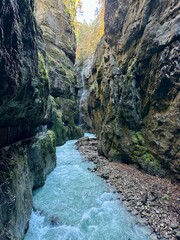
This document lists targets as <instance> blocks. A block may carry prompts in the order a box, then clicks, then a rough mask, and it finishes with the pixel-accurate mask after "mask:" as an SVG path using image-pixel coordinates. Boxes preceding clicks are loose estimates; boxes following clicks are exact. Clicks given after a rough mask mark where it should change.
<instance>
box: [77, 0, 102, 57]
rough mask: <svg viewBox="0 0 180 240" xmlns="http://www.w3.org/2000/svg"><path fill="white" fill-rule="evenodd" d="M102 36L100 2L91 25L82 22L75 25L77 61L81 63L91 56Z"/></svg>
mask: <svg viewBox="0 0 180 240" xmlns="http://www.w3.org/2000/svg"><path fill="white" fill-rule="evenodd" d="M103 34H104V0H100V1H99V8H98V9H97V10H96V14H95V19H94V20H93V21H92V22H91V23H87V22H86V21H84V22H83V23H82V22H77V24H76V38H77V51H76V58H77V60H79V61H83V60H85V59H86V58H87V57H88V56H89V55H90V54H92V53H93V52H94V51H95V49H96V46H97V44H98V42H99V41H100V39H101V37H102V36H103Z"/></svg>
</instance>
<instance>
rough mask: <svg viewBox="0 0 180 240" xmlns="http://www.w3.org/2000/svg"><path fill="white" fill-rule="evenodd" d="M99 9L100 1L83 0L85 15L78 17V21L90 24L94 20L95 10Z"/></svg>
mask: <svg viewBox="0 0 180 240" xmlns="http://www.w3.org/2000/svg"><path fill="white" fill-rule="evenodd" d="M97 7H98V0H82V12H83V15H82V16H79V17H78V21H80V22H83V21H84V20H86V22H88V23H90V22H91V20H93V19H94V13H95V9H96V8H97Z"/></svg>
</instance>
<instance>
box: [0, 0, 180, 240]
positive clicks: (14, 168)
mask: <svg viewBox="0 0 180 240" xmlns="http://www.w3.org/2000/svg"><path fill="white" fill-rule="evenodd" d="M179 10H180V4H179V1H178V0H171V1H169V0H163V1H161V0H126V1H125V0H105V16H104V25H105V30H104V35H103V37H102V38H101V40H100V42H99V43H98V45H97V47H96V50H95V51H94V53H92V55H91V56H89V57H88V58H87V59H85V60H83V61H82V62H79V63H77V62H76V67H75V66H74V64H75V60H76V36H75V33H74V30H73V26H72V21H71V18H70V15H69V13H68V9H67V7H66V6H65V4H64V2H63V0H56V1H55V0H49V1H48V0H14V1H11V0H2V1H1V2H0V240H6V239H10V240H16V239H18V240H21V239H24V237H25V233H26V232H27V230H28V228H29V220H30V215H31V211H32V207H33V206H34V208H35V210H38V208H39V207H38V204H39V203H38V201H37V203H36V200H34V204H33V198H32V195H33V193H32V191H33V190H35V198H36V193H37V195H38V192H40V191H41V190H42V192H43V191H44V190H43V189H46V185H45V186H44V188H41V189H38V188H40V187H42V186H43V185H44V183H45V180H46V177H47V175H48V174H49V173H50V172H52V171H53V169H54V168H55V167H56V165H57V168H56V169H55V170H54V172H52V174H51V175H50V176H49V178H48V179H47V182H48V181H49V179H51V177H52V176H53V175H56V171H57V169H58V167H59V164H60V163H61V161H62V163H63V164H64V165H65V166H66V165H68V163H69V165H68V173H67V175H63V174H64V173H62V172H60V173H58V174H57V175H59V174H60V179H59V180H57V182H58V181H59V182H58V184H59V186H61V181H62V185H63V180H64V181H65V180H66V178H67V176H68V177H70V178H71V176H72V175H71V176H70V173H71V171H72V173H73V167H74V165H73V163H72V162H69V161H70V160H68V159H70V158H71V157H75V156H76V154H77V155H78V154H79V153H77V150H75V149H74V146H72V145H71V144H72V143H73V144H74V142H71V141H70V142H68V143H66V145H64V146H63V147H57V154H56V146H60V145H63V144H64V143H65V142H66V141H67V140H72V139H78V138H80V137H82V136H83V131H86V130H88V131H90V132H93V133H95V134H96V136H97V139H98V154H99V156H100V157H101V156H102V157H105V158H106V159H107V160H108V162H115V163H117V164H118V163H119V164H121V163H123V164H128V165H130V166H133V168H135V169H138V171H140V172H143V173H144V172H146V173H148V174H150V175H152V176H157V177H160V178H168V179H169V180H168V181H170V182H171V183H172V184H174V185H173V186H177V189H179V188H178V187H179V180H180V154H179V149H180V141H179V126H180V124H179V115H180V113H179V112H180V111H179V110H180V107H179V102H180V101H179V100H180V94H179V80H180V61H179V58H180V57H179V55H180V54H179V53H180V48H179V46H180V44H179V43H180V14H179V12H180V11H179ZM79 125H80V126H81V127H82V128H81V127H80V126H79ZM82 129H83V130H82ZM70 145H71V147H72V148H73V151H72V153H70V156H67V155H66V154H68V152H70V151H71V150H72V149H71V150H70V149H69V147H70ZM64 147H65V149H66V150H67V153H65V156H64V158H65V159H64V158H63V156H62V155H61V154H60V152H61V151H62V152H63V151H64V150H63V148H64ZM78 157H79V155H78ZM56 158H58V161H56V160H57V159H56ZM80 158H81V157H80ZM98 159H99V158H98V157H97V159H96V160H97V161H100V160H98ZM71 160H73V159H71ZM66 161H67V162H66ZM77 161H78V162H79V160H77ZM80 162H81V163H80V164H82V166H83V168H86V167H87V166H88V167H89V166H90V165H91V164H90V163H83V161H82V159H81V160H80ZM88 164H90V165H88ZM75 165H76V164H75ZM107 165H108V164H107ZM85 166H86V167H85ZM90 168H91V167H90ZM85 172H86V173H85V175H86V176H87V179H86V177H84V176H82V178H83V183H82V182H81V181H80V182H77V183H76V182H73V181H72V182H71V184H73V183H74V185H75V184H79V185H78V186H77V188H79V187H81V186H83V188H85V189H86V190H87V189H88V188H89V187H90V185H88V184H90V183H91V182H93V181H95V185H94V186H93V189H95V188H96V187H97V186H99V187H100V190H99V192H98V193H97V192H96V191H95V190H94V194H95V192H96V193H97V195H96V198H95V199H96V200H97V201H101V200H102V199H101V198H103V200H102V202H101V203H102V205H106V203H107V202H108V204H110V205H111V204H112V202H113V204H115V205H116V206H114V205H113V206H111V207H112V208H111V207H110V208H109V205H108V206H105V210H103V211H104V212H106V210H107V212H108V209H110V210H109V211H110V212H111V211H112V212H114V211H115V212H116V211H117V212H118V214H120V215H118V217H117V216H116V217H117V219H116V217H115V222H116V220H117V222H119V221H120V216H121V213H119V209H120V208H121V207H120V206H119V202H118V201H119V200H118V198H119V197H118V196H119V195H118V196H117V195H116V193H114V194H113V193H109V191H111V190H107V186H106V185H105V183H104V182H102V181H101V180H100V179H99V178H96V176H95V175H93V177H92V178H91V177H90V175H89V174H90V173H89V172H88V171H87V170H85ZM77 176H78V174H77ZM79 176H81V175H79ZM61 178H63V180H61ZM119 179H120V177H119ZM53 181H54V184H56V183H55V179H54V180H52V182H53ZM86 181H87V183H86ZM58 184H57V185H58ZM83 184H85V185H83ZM96 184H97V185H96ZM59 186H58V189H55V190H54V191H55V197H57V199H56V200H58V198H61V196H59V195H58V196H57V194H63V192H62V191H63V189H61V187H59ZM74 187H75V186H74ZM50 188H52V186H51V187H50ZM66 188H67V185H66ZM97 188H98V187H97ZM37 189H38V190H37ZM52 189H53V188H52ZM70 189H71V188H70ZM109 189H111V188H109ZM48 191H49V190H48ZM58 191H60V192H58ZM72 191H76V188H73V186H72ZM92 191H93V190H92ZM97 191H98V190H97ZM106 191H107V196H106V197H107V199H106V197H105V198H104V197H103V196H104V195H103V192H106ZM80 192H81V190H80ZM64 194H67V196H66V195H64V196H62V198H61V199H62V201H65V200H66V199H65V200H64V198H68V194H69V193H68V191H67V192H65V191H64ZM73 194H75V193H73ZM73 194H72V196H73ZM104 194H105V195H106V193H104ZM111 194H112V195H111ZM168 194H169V193H168V191H167V194H166V195H167V196H166V199H165V200H166V201H168ZM45 195H46V193H45ZM77 195H78V196H79V198H80V199H81V200H82V198H83V195H80V193H77ZM87 195H88V191H87V192H86V191H85V193H84V196H87ZM92 195H93V192H92ZM69 196H71V195H70V194H69ZM49 197H50V198H51V196H49ZM91 197H92V196H90V198H87V201H90V203H93V201H94V199H92V198H91ZM109 197H110V198H111V199H112V202H111V201H109V199H108V198H109ZM80 199H78V198H77V199H76V200H77V201H79V202H77V204H80V205H82V206H83V203H82V202H81V201H80ZM48 201H49V200H48ZM174 201H176V203H178V202H179V206H180V196H179V197H177V199H175V200H174ZM36 204H37V207H36ZM44 204H45V205H46V203H45V202H44ZM72 204H73V205H75V203H74V202H73V203H72ZM169 204H170V205H169V208H173V206H172V205H171V203H169ZM42 205H43V204H42ZM145 205H146V204H145ZM177 205H178V204H177ZM64 206H65V205H64ZM89 206H91V204H90V205H88V207H89ZM48 207H49V208H50V206H49V205H48ZM65 207H67V205H66V206H65ZM91 207H92V206H91ZM95 207H97V206H95ZM98 207H99V205H98ZM145 207H147V206H145ZM87 209H90V208H87ZM87 209H86V211H88V210H87ZM112 209H114V210H112ZM63 211H64V209H62V212H63ZM76 211H77V214H78V211H80V209H79V210H77V209H76ZM86 211H85V212H86ZM93 211H94V209H93ZM123 211H125V210H123ZM167 211H168V209H167ZM90 212H91V211H90ZM174 212H175V214H176V215H179V213H180V209H179V208H174ZM93 213H94V212H92V215H93ZM96 213H97V212H96ZM34 214H36V213H34ZM58 214H59V213H57V215H58ZM68 214H69V213H68ZM98 214H100V213H99V212H98V213H97V215H98ZM157 214H158V213H157ZM95 215H96V214H95ZM100 215H101V214H100ZM55 216H56V214H55ZM98 216H99V215H98ZM127 216H130V215H126V213H125V219H126V220H125V221H127V222H128V221H129V224H130V225H131V223H132V225H133V228H134V229H136V225H134V223H133V221H134V220H132V222H131V220H130V219H131V217H127ZM36 217H37V216H36ZM38 217H39V219H38V221H39V222H37V224H40V223H41V220H42V218H43V217H44V215H43V213H42V215H41V213H39V216H38ZM49 217H51V216H49ZM106 217H107V219H109V216H106ZM106 217H105V218H106ZM59 218H60V220H59ZM102 218H103V217H102ZM128 218H129V220H127V219H128ZM162 218H163V216H162ZM100 219H101V217H100ZM103 219H104V218H103ZM107 219H106V220H107ZM113 219H114V218H112V219H111V220H112V222H113ZM81 220H83V219H81ZM86 220H87V222H88V221H90V222H91V221H92V222H91V223H92V224H90V225H91V227H92V229H95V228H96V227H95V225H96V224H94V225H93V221H94V219H86ZM101 220H102V219H101ZM45 221H47V222H46V223H47V225H45V226H43V227H47V226H48V224H49V222H48V221H50V220H45ZM59 221H60V222H59ZM61 221H62V224H63V223H64V222H63V220H61V215H60V216H58V219H57V223H58V226H56V224H55V226H52V229H53V231H54V229H55V228H56V227H57V229H59V228H61V226H60V225H61ZM64 221H66V220H65V218H64ZM103 221H104V220H103ZM164 221H165V220H164ZM178 221H179V219H178V217H177V219H174V222H175V223H176V224H175V225H173V226H172V228H171V226H170V229H168V231H169V232H171V235H168V236H166V237H165V236H163V238H162V236H161V237H159V236H160V235H158V231H157V232H156V234H157V236H154V235H153V236H152V239H153V238H154V239H157V237H158V239H169V240H174V239H180V227H179V222H178ZM85 222H86V221H85ZM87 222H86V223H82V224H85V225H86V224H87V225H88V223H87ZM112 222H111V221H110V220H109V223H110V225H111V224H112ZM51 223H52V222H51ZM30 224H31V222H30ZM104 224H105V225H108V222H106V223H105V222H104ZM116 224H117V223H115V225H116ZM50 225H51V224H50ZM112 225H113V224H112ZM88 226H89V225H88ZM83 227H84V228H86V230H87V229H88V227H87V226H84V225H83ZM137 228H138V227H137ZM104 229H105V228H104ZM108 229H110V228H108V227H107V229H106V231H107V232H108V234H109V235H107V240H109V239H111V238H112V239H115V240H119V238H120V236H121V235H123V233H117V235H114V236H113V235H112V236H111V232H110V230H108ZM115 229H116V230H117V232H118V231H120V229H118V227H117V228H115ZM31 230H32V228H31V226H30V231H31ZM61 230H62V229H61ZM116 230H112V231H113V232H114V231H115V232H116ZM37 231H39V230H37ZM58 231H59V230H58ZM63 231H64V233H62V232H61V233H60V235H62V236H63V234H65V237H66V238H65V239H73V240H75V239H91V238H90V235H85V237H84V238H83V237H82V236H81V234H80V235H76V233H77V232H76V233H75V235H74V236H75V237H73V235H72V236H71V235H68V230H67V228H66V227H65V229H63ZM88 231H91V230H90V229H89V230H88ZM93 231H94V230H92V232H93ZM126 231H127V232H128V231H131V230H128V229H127V230H126ZM138 231H140V233H141V231H145V230H144V229H140V228H138V230H135V232H134V233H133V234H134V235H133V237H132V235H131V236H128V235H124V238H122V239H126V240H128V239H131V238H132V239H140V236H139V235H138V234H139V233H138ZM95 232H96V231H95ZM66 234H67V236H66ZM93 234H95V233H94V232H93ZM98 234H100V233H97V235H96V234H95V235H94V236H95V237H94V238H92V239H94V240H96V239H97V240H99V239H101V238H99V236H98ZM118 234H120V235H118ZM136 234H137V236H136ZM55 235H56V233H55ZM142 235H143V233H142ZM142 235H141V236H142ZM146 235H147V234H146V233H145V237H144V238H143V236H142V239H146ZM150 235H151V234H149V235H148V237H149V236H150ZM27 236H28V235H27ZM102 236H103V235H102V233H101V237H102ZM41 237H42V236H41ZM59 237H60V236H59ZM122 237H123V236H122ZM29 239H32V238H31V237H30V238H29ZM34 239H37V238H36V237H35V238H34ZM39 239H46V238H43V237H42V238H39ZM47 239H58V237H57V236H55V237H54V238H47ZM60 239H61V238H60ZM62 239H64V238H62ZM102 239H103V238H102ZM147 239H148V238H147Z"/></svg>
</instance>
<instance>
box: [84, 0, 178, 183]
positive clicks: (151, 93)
mask: <svg viewBox="0 0 180 240" xmlns="http://www.w3.org/2000/svg"><path fill="white" fill-rule="evenodd" d="M105 5H106V11H105V36H104V38H103V39H102V40H101V42H100V44H99V46H98V47H97V50H96V53H95V58H94V65H93V68H92V74H93V76H92V77H90V78H89V89H90V97H89V103H88V105H89V107H88V109H89V115H90V117H91V120H92V123H93V127H94V129H95V130H96V133H97V135H98V136H99V139H100V144H99V151H100V153H101V154H104V155H105V156H108V157H110V158H111V159H114V160H118V161H119V160H120V161H124V162H131V163H135V164H137V165H138V166H140V167H141V168H143V169H144V170H146V171H147V172H149V173H151V174H158V173H159V174H162V175H164V174H165V173H166V171H167V172H170V173H171V174H173V176H174V178H178V179H179V176H180V175H179V173H180V169H179V166H180V164H179V163H180V162H179V159H180V155H179V147H180V146H179V141H178V138H179V136H178V135H179V130H178V129H179V100H180V95H179V76H180V75H179V74H180V65H179V62H180V61H179V43H180V35H179V34H180V25H179V21H180V15H179V14H178V13H179V8H180V5H179V1H175V0H174V1H168V0H167V1H166V0H165V1H154V0H145V1H144V0H136V1H130V0H129V1H127V0H126V1H123V0H119V1H118V0H113V1H112V0H111V1H110V0H106V4H105ZM92 82H93V83H92ZM162 169H165V170H162Z"/></svg>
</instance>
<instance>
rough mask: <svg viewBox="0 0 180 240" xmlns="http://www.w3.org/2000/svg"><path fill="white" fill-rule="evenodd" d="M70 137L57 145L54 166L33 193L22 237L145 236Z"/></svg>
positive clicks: (133, 239) (114, 239)
mask: <svg viewBox="0 0 180 240" xmlns="http://www.w3.org/2000/svg"><path fill="white" fill-rule="evenodd" d="M75 142H76V141H74V140H72V141H68V142H66V144H64V145H63V146H61V147H57V167H56V168H55V170H54V171H53V172H52V173H51V174H50V175H49V176H48V177H47V180H46V182H45V185H44V186H43V187H42V188H39V189H38V190H36V191H34V193H33V207H34V211H33V212H32V215H31V218H30V227H29V230H28V232H27V234H26V236H25V240H149V235H150V231H149V230H148V229H146V228H142V227H139V226H138V225H137V224H136V219H135V218H134V217H133V216H131V215H130V214H129V213H128V212H127V210H126V209H125V208H124V207H123V205H122V203H121V201H120V200H119V197H120V196H119V195H118V194H117V193H115V192H114V191H113V189H112V188H111V187H110V186H108V185H107V184H106V183H105V181H104V180H103V179H101V178H100V177H98V176H97V175H96V174H95V173H92V172H90V171H89V170H88V169H89V168H91V167H93V165H92V163H89V162H87V161H85V159H84V158H83V157H82V156H81V155H80V153H79V151H78V150H76V147H75Z"/></svg>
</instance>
